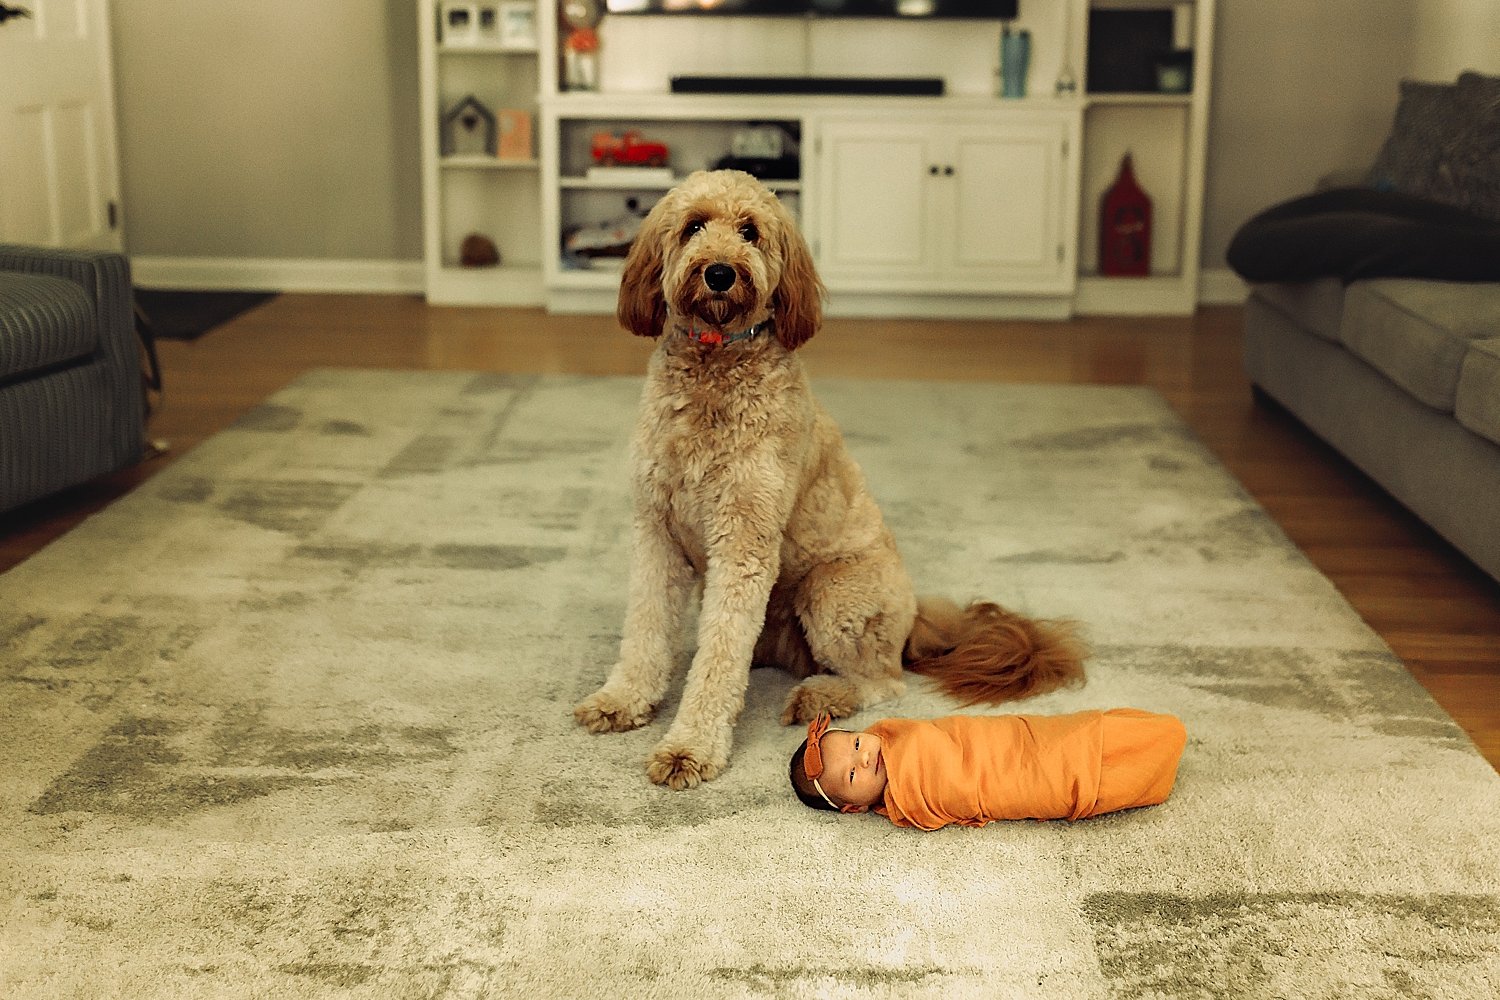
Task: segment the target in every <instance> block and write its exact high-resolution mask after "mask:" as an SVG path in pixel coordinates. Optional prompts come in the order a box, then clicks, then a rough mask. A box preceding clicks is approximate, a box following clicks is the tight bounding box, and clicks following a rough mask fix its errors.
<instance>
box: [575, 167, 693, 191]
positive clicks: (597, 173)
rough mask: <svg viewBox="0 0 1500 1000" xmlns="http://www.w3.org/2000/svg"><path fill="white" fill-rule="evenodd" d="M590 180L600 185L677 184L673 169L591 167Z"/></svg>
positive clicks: (589, 171)
mask: <svg viewBox="0 0 1500 1000" xmlns="http://www.w3.org/2000/svg"><path fill="white" fill-rule="evenodd" d="M587 176H588V179H589V180H590V181H593V182H595V183H598V184H621V185H629V184H665V185H668V186H671V185H672V184H675V183H677V177H676V176H675V175H674V174H673V173H672V168H671V167H589V170H588V174H587Z"/></svg>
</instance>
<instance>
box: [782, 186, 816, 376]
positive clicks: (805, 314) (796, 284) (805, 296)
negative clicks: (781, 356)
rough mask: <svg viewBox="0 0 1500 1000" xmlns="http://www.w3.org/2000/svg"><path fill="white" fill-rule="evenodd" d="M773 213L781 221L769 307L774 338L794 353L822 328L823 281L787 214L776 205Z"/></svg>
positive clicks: (804, 242)
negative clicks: (778, 268) (773, 319)
mask: <svg viewBox="0 0 1500 1000" xmlns="http://www.w3.org/2000/svg"><path fill="white" fill-rule="evenodd" d="M776 211H777V215H779V216H780V222H781V225H780V226H779V227H778V228H779V229H780V230H781V284H780V285H778V286H777V288H776V295H775V297H774V299H773V301H772V307H771V308H772V314H773V315H774V316H775V317H776V339H777V340H779V341H781V344H782V346H783V347H785V348H786V349H787V350H789V351H794V350H796V349H797V348H798V347H801V346H802V345H803V344H805V343H807V342H808V341H809V340H811V339H812V335H813V334H815V333H817V332H818V327H820V326H822V325H823V281H822V279H820V278H819V277H818V271H817V268H815V267H813V259H812V251H811V250H809V249H808V248H807V241H806V240H804V239H803V238H802V234H801V233H800V232H798V231H797V224H796V223H795V222H793V221H792V217H791V215H790V214H788V212H787V210H786V209H785V208H784V207H782V205H781V204H780V203H779V202H778V203H777V206H776Z"/></svg>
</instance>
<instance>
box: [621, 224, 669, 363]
mask: <svg viewBox="0 0 1500 1000" xmlns="http://www.w3.org/2000/svg"><path fill="white" fill-rule="evenodd" d="M666 204H667V199H666V198H663V199H661V200H660V201H658V202H657V203H656V207H654V208H652V209H651V212H650V214H649V215H647V216H646V218H645V220H644V221H643V222H642V223H641V231H640V232H639V233H636V236H635V242H633V243H631V244H630V253H629V254H628V255H626V257H625V271H624V273H623V274H621V276H620V299H619V303H618V305H617V306H616V307H615V318H616V319H618V320H619V321H620V325H621V326H623V327H624V328H625V329H627V330H629V331H630V332H631V333H633V334H635V335H636V336H637V337H659V336H661V331H662V327H664V326H666V324H667V300H666V296H664V295H663V294H662V290H661V279H662V264H663V257H664V254H663V248H664V247H665V246H666V243H665V239H666V217H667V208H666Z"/></svg>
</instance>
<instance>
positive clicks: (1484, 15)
mask: <svg viewBox="0 0 1500 1000" xmlns="http://www.w3.org/2000/svg"><path fill="white" fill-rule="evenodd" d="M1416 6H1417V15H1416V22H1417V23H1416V29H1415V36H1416V37H1415V46H1414V49H1415V51H1414V52H1413V56H1412V63H1411V68H1410V74H1411V75H1412V76H1414V77H1417V78H1419V79H1424V80H1446V79H1451V78H1452V77H1453V76H1455V75H1456V74H1457V73H1459V72H1460V71H1462V70H1465V69H1475V70H1479V71H1480V72H1481V73H1491V74H1496V73H1500V0H1419V2H1418V3H1417V5H1416Z"/></svg>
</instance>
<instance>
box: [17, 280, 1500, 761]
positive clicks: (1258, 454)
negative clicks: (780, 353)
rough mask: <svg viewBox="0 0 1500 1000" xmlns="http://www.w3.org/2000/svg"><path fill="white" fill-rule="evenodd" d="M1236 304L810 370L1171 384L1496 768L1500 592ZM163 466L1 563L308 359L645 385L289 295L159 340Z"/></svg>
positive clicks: (589, 333) (1017, 327) (1251, 486)
mask: <svg viewBox="0 0 1500 1000" xmlns="http://www.w3.org/2000/svg"><path fill="white" fill-rule="evenodd" d="M1240 321H1241V310H1240V309H1239V308H1237V307H1216V308H1209V309H1204V310H1201V311H1200V312H1199V313H1198V315H1197V316H1195V317H1193V318H1191V319H1187V318H1180V319H1159V318H1152V319H1125V318H1111V319H1091V318H1084V319H1078V320H1074V321H1072V322H1067V323H1041V322H962V323H960V322H942V321H920V322H919V321H902V320H878V321H870V320H841V319H840V320H830V321H829V322H828V323H827V324H826V325H825V327H824V329H823V331H822V332H821V333H820V334H819V335H818V337H817V338H816V339H815V340H813V341H812V342H811V343H810V344H809V345H808V346H807V347H806V348H804V352H805V353H804V355H803V357H804V359H805V361H806V363H807V365H808V368H809V369H810V370H811V372H812V374H813V376H814V377H815V378H816V377H817V376H838V375H845V376H859V377H869V378H919V379H937V380H955V381H1002V382H1075V383H1110V384H1141V385H1149V386H1153V387H1155V388H1156V389H1158V390H1159V391H1160V392H1161V393H1162V395H1163V396H1165V397H1166V398H1167V400H1168V401H1169V402H1170V403H1171V404H1172V406H1173V407H1174V408H1175V409H1176V410H1177V411H1178V413H1180V414H1181V415H1182V417H1183V418H1184V419H1185V420H1186V421H1187V422H1188V423H1189V424H1190V425H1191V426H1192V427H1193V429H1194V430H1195V431H1196V432H1197V434H1198V435H1199V437H1200V438H1201V439H1202V440H1203V441H1204V443H1205V444H1206V445H1207V446H1208V447H1209V448H1210V449H1211V450H1212V451H1213V452H1214V453H1215V454H1216V455H1217V456H1218V457H1219V459H1220V460H1221V461H1222V462H1223V463H1224V465H1225V466H1226V467H1227V468H1228V469H1229V471H1230V472H1231V473H1233V474H1234V475H1235V476H1236V477H1238V479H1239V480H1240V482H1241V483H1243V484H1244V485H1245V487H1246V488H1247V489H1248V490H1249V491H1250V493H1251V494H1252V495H1254V496H1255V498H1256V499H1257V500H1258V501H1259V502H1260V503H1261V504H1262V505H1263V506H1264V507H1265V508H1266V510H1267V511H1268V512H1269V513H1270V515H1271V516H1272V517H1273V518H1275V520H1276V521H1277V522H1278V523H1279V524H1280V525H1281V526H1282V528H1283V530H1285V531H1286V533H1287V535H1288V536H1290V537H1291V539H1292V541H1293V542H1295V543H1296V544H1297V545H1298V546H1300V547H1301V548H1302V550H1303V551H1304V552H1305V553H1306V554H1307V555H1308V557H1309V558H1310V559H1311V560H1312V561H1313V563H1314V564H1316V565H1317V566H1318V568H1319V569H1321V570H1322V571H1323V573H1325V574H1326V575H1327V576H1328V577H1329V578H1330V579H1331V580H1332V581H1333V583H1334V584H1335V586H1337V587H1338V589H1339V590H1340V591H1341V592H1342V593H1343V594H1344V596H1345V597H1346V598H1347V599H1348V600H1349V602H1350V604H1352V605H1353V606H1354V607H1355V609H1356V610H1358V611H1359V613H1360V614H1361V615H1363V616H1364V618H1365V620H1366V621H1367V622H1369V623H1370V625H1371V626H1372V627H1373V628H1374V629H1375V631H1376V632H1378V633H1379V634H1380V635H1381V636H1382V638H1384V639H1385V641H1386V642H1387V643H1388V644H1389V645H1390V646H1391V648H1392V649H1394V650H1395V651H1396V653H1397V654H1398V655H1399V656H1400V657H1401V658H1402V659H1403V660H1404V661H1405V662H1406V664H1407V665H1408V667H1409V668H1410V670H1411V672H1412V674H1413V676H1415V677H1416V679H1417V680H1418V681H1419V682H1421V684H1422V685H1423V686H1424V687H1426V688H1427V690H1428V691H1429V692H1431V693H1432V696H1433V697H1434V698H1435V699H1437V701H1438V702H1439V703H1440V704H1442V705H1443V707H1444V708H1445V709H1447V711H1448V712H1449V713H1450V714H1452V715H1453V717H1454V718H1455V719H1457V720H1458V721H1459V723H1460V724H1461V725H1462V726H1463V727H1464V729H1465V730H1466V731H1467V732H1468V733H1469V735H1470V736H1471V737H1473V739H1474V741H1475V742H1476V744H1478V746H1479V749H1480V750H1481V752H1483V753H1484V755H1485V757H1486V758H1487V759H1488V760H1489V762H1490V763H1491V765H1493V766H1495V767H1496V768H1497V769H1500V584H1497V583H1496V582H1495V581H1493V580H1491V579H1490V578H1489V577H1487V576H1485V575H1484V574H1483V573H1481V572H1480V571H1479V570H1478V569H1476V568H1475V567H1474V566H1473V565H1472V564H1471V563H1469V562H1468V561H1467V560H1465V559H1464V558H1463V557H1462V556H1461V555H1459V554H1458V553H1457V552H1456V551H1455V550H1453V549H1452V548H1450V547H1449V546H1448V545H1447V544H1446V543H1444V542H1443V541H1442V540H1441V539H1439V538H1438V537H1437V536H1436V535H1435V534H1433V532H1431V531H1430V530H1429V529H1427V528H1426V527H1425V526H1424V525H1423V524H1422V523H1421V522H1419V521H1418V520H1417V519H1416V518H1415V517H1413V516H1412V515H1410V514H1408V513H1407V512H1406V511H1405V510H1404V509H1403V508H1401V507H1400V506H1399V505H1398V504H1397V503H1396V502H1395V501H1393V500H1391V499H1390V498H1389V497H1387V496H1386V495H1385V494H1384V493H1383V492H1381V491H1380V490H1379V489H1378V488H1377V487H1376V486H1374V485H1373V484H1372V483H1371V482H1370V481H1369V480H1367V479H1366V478H1365V477H1364V476H1363V475H1362V474H1360V473H1359V472H1358V471H1357V470H1355V469H1354V468H1353V467H1352V466H1350V465H1349V464H1348V463H1347V462H1345V461H1344V460H1343V459H1342V458H1340V457H1339V456H1338V455H1337V454H1336V453H1335V452H1333V451H1332V450H1331V449H1329V448H1327V447H1326V446H1324V445H1323V444H1321V443H1320V442H1319V441H1318V440H1317V439H1316V438H1313V437H1312V436H1311V434H1309V433H1308V432H1307V431H1306V430H1304V429H1303V428H1302V427H1301V425H1299V424H1298V423H1297V422H1296V421H1295V420H1294V419H1292V418H1291V417H1290V416H1288V415H1287V414H1285V413H1284V412H1282V411H1280V410H1279V409H1277V408H1276V407H1275V406H1274V405H1271V404H1267V403H1257V402H1255V401H1254V400H1252V398H1251V393H1250V389H1249V386H1248V384H1247V383H1246V381H1245V377H1244V374H1243V371H1242V367H1241V364H1240V332H1239V331H1240ZM159 349H160V354H161V361H162V366H163V368H164V371H165V380H166V395H165V399H164V400H163V401H162V404H161V405H160V406H159V410H158V412H157V414H156V415H155V416H154V417H153V418H152V421H151V435H152V436H153V437H155V438H160V439H165V440H166V441H168V442H170V445H171V447H170V450H169V451H168V452H167V453H166V454H165V455H163V456H161V457H158V458H155V459H152V460H151V461H149V462H146V463H144V464H143V465H141V466H139V467H137V468H134V469H131V470H127V471H125V472H122V473H119V474H117V475H114V476H111V477H107V478H105V479H103V480H100V481H98V482H96V483H93V484H91V485H89V486H86V487H82V488H79V489H76V490H72V491H69V492H67V493H65V494H63V495H61V496H58V497H53V498H51V499H48V500H45V501H42V502H39V503H37V504H33V505H32V506H30V507H28V508H25V509H22V510H20V511H15V512H12V513H11V514H9V515H4V516H0V571H3V570H6V569H9V568H11V567H12V566H14V565H16V564H17V563H19V562H21V561H22V560H24V559H25V558H27V557H28V556H29V555H31V554H32V553H33V552H36V551H37V550H38V549H40V548H42V547H43V546H45V545H46V544H47V543H48V542H50V541H52V540H53V539H55V538H57V537H58V536H60V535H61V534H63V533H64V532H66V531H67V530H68V529H69V528H71V527H72V526H73V525H75V524H77V523H78V522H79V521H81V520H82V519H83V518H85V517H87V516H88V515H89V514H91V513H93V512H95V511H97V510H99V509H101V508H102V507H104V506H105V505H107V504H108V503H109V502H110V501H112V500H114V499H116V498H117V497H119V496H121V495H123V494H125V493H127V492H129V491H130V490H131V489H133V488H134V487H136V486H137V485H139V484H140V483H142V482H144V481H145V480H147V479H148V478H150V477H151V476H152V475H155V474H156V473H157V472H159V471H161V469H163V468H165V467H166V466H167V465H169V464H171V462H172V461H173V460H174V459H176V458H177V457H178V456H180V455H182V454H183V452H185V451H187V450H188V449H189V448H191V447H192V446H193V445H196V444H198V443H199V442H200V441H202V440H204V439H205V438H207V437H209V436H210V435H212V434H214V433H215V432H217V431H219V430H221V429H223V428H224V427H226V426H228V425H229V424H230V423H231V422H233V421H234V420H235V418H236V417H238V416H239V415H240V414H241V413H243V412H245V411H246V410H248V409H249V408H250V407H252V406H254V405H255V404H256V403H258V402H260V401H261V400H263V399H264V398H265V397H266V396H268V395H270V394H271V393H272V392H274V391H276V390H277V389H279V388H280V387H281V386H283V385H285V384H286V383H288V382H290V381H291V380H292V379H294V378H296V377H297V376H298V375H299V374H301V373H302V372H303V371H306V370H307V369H309V368H316V367H324V366H334V367H374V368H435V369H475V370H493V371H513V372H574V373H581V374H636V373H638V372H640V371H641V370H642V369H643V368H644V364H645V358H646V355H647V353H648V352H649V350H650V347H649V344H648V342H646V341H643V340H639V339H637V338H634V337H631V336H629V335H627V334H625V333H622V332H620V331H619V329H618V328H617V327H616V326H615V324H614V320H613V318H612V317H606V316H588V317H562V316H548V315H546V314H545V313H543V312H542V311H540V310H535V309H505V310H496V309H440V308H431V307H428V306H427V305H426V304H425V303H424V302H423V301H422V300H420V299H418V298H414V297H405V296H377V295H351V296H342V295H284V296H281V297H280V298H278V299H276V300H275V301H273V302H271V303H269V304H268V305H265V306H263V307H261V308H260V309H258V310H255V311H253V312H251V313H248V314H246V315H244V316H241V317H239V318H238V319H236V320H234V321H232V322H231V323H229V324H228V325H226V326H224V327H222V328H220V329H218V330H215V331H213V332H212V333H210V334H209V335H207V336H205V337H203V338H201V339H200V340H198V341H196V342H193V343H181V342H173V341H167V342H163V343H161V344H160V347H159Z"/></svg>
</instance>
